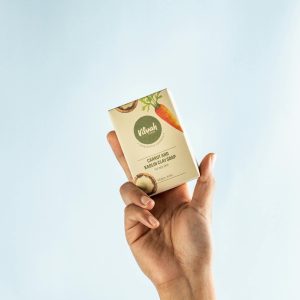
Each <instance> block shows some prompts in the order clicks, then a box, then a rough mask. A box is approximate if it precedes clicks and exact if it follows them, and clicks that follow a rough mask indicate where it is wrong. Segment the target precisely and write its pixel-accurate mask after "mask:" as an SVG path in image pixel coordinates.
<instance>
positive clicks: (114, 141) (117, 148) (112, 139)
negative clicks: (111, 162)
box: [106, 131, 132, 180]
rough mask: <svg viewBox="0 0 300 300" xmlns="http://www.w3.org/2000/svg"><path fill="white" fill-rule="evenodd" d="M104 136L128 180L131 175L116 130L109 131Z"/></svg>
mask: <svg viewBox="0 0 300 300" xmlns="http://www.w3.org/2000/svg"><path fill="white" fill-rule="evenodd" d="M106 137H107V141H108V143H109V144H110V146H111V148H112V150H113V152H114V154H115V156H116V158H117V160H118V162H119V163H120V165H121V167H122V168H123V170H124V172H125V174H126V176H127V178H128V180H131V179H132V176H131V173H130V170H129V167H128V164H127V161H126V159H125V156H124V153H123V150H122V148H121V145H120V143H119V140H118V138H117V135H116V132H115V131H110V132H109V133H108V134H107V136H106Z"/></svg>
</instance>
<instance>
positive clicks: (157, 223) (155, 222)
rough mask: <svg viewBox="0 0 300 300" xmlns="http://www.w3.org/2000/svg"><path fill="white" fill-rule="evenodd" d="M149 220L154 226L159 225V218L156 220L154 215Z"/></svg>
mask: <svg viewBox="0 0 300 300" xmlns="http://www.w3.org/2000/svg"><path fill="white" fill-rule="evenodd" d="M148 220H149V222H150V224H151V225H152V226H155V227H157V226H158V225H159V222H158V220H156V219H155V218H154V217H153V216H150V217H149V219H148Z"/></svg>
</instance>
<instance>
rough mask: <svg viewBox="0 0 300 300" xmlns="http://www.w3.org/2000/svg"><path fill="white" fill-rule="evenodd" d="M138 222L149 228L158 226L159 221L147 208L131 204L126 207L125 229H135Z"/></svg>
mask: <svg viewBox="0 0 300 300" xmlns="http://www.w3.org/2000/svg"><path fill="white" fill-rule="evenodd" d="M138 223H142V224H143V225H145V226H146V227H148V228H157V227H158V226H159V221H158V220H157V219H156V218H155V217H154V216H153V215H152V214H151V212H150V211H149V210H147V209H144V208H141V207H138V206H136V205H135V204H130V205H128V206H126V207H125V230H126V231H128V230H130V229H133V227H135V226H136V225H137V224H138Z"/></svg>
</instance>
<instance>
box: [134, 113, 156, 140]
mask: <svg viewBox="0 0 300 300" xmlns="http://www.w3.org/2000/svg"><path fill="white" fill-rule="evenodd" d="M134 135H135V137H136V138H137V140H138V141H140V142H141V143H143V144H152V143H154V142H156V141H157V140H158V139H159V137H160V135H161V124H160V122H159V121H158V120H157V119H156V118H154V117H152V116H144V117H141V118H139V119H138V120H137V121H136V122H135V124H134Z"/></svg>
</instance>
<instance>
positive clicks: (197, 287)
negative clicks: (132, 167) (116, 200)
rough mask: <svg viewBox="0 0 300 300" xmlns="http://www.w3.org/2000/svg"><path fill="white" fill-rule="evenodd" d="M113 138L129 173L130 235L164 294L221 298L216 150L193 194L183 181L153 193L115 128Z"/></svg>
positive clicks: (211, 299) (125, 192)
mask: <svg viewBox="0 0 300 300" xmlns="http://www.w3.org/2000/svg"><path fill="white" fill-rule="evenodd" d="M107 140H108V142H109V144H110V146H111V148H112V150H113V152H114V154H115V156H116V158H117V160H118V161H119V163H120V165H121V167H122V168H123V170H124V172H125V174H126V176H127V178H128V181H127V182H125V183H124V184H123V185H122V186H121V187H120V194H121V197H122V199H123V201H124V203H125V205H126V206H125V212H124V224H125V234H126V239H127V242H128V244H129V247H130V249H131V251H132V253H133V255H134V257H135V259H136V261H137V263H138V264H139V266H140V268H141V270H142V271H143V272H144V274H145V275H146V276H147V277H148V278H149V279H150V280H151V281H152V282H153V284H154V285H155V287H156V289H157V292H158V294H159V296H160V299H162V300H166V299H172V300H177V299H180V300H182V299H188V300H193V299H198V300H214V299H216V297H215V292H214V286H213V278H212V271H211V260H212V242H211V202H212V198H213V191H214V185H215V180H214V177H213V173H212V171H213V165H214V161H215V154H214V153H209V154H207V155H206V156H205V157H204V158H203V160H202V162H201V164H200V166H199V170H200V177H199V178H198V180H197V183H196V185H195V188H194V191H193V194H192V196H191V195H190V193H189V190H188V186H187V184H183V185H181V186H179V187H176V188H174V189H171V190H169V191H166V192H164V193H161V194H159V195H155V196H153V198H150V197H148V196H147V195H146V194H145V193H144V192H143V191H142V190H141V189H139V188H138V187H136V186H135V185H134V184H133V183H132V182H131V180H132V178H131V175H130V171H129V168H128V164H127V162H126V159H125V157H124V154H123V152H122V149H121V146H120V144H119V141H118V138H117V136H116V133H115V132H114V131H111V132H109V133H108V134H107Z"/></svg>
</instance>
